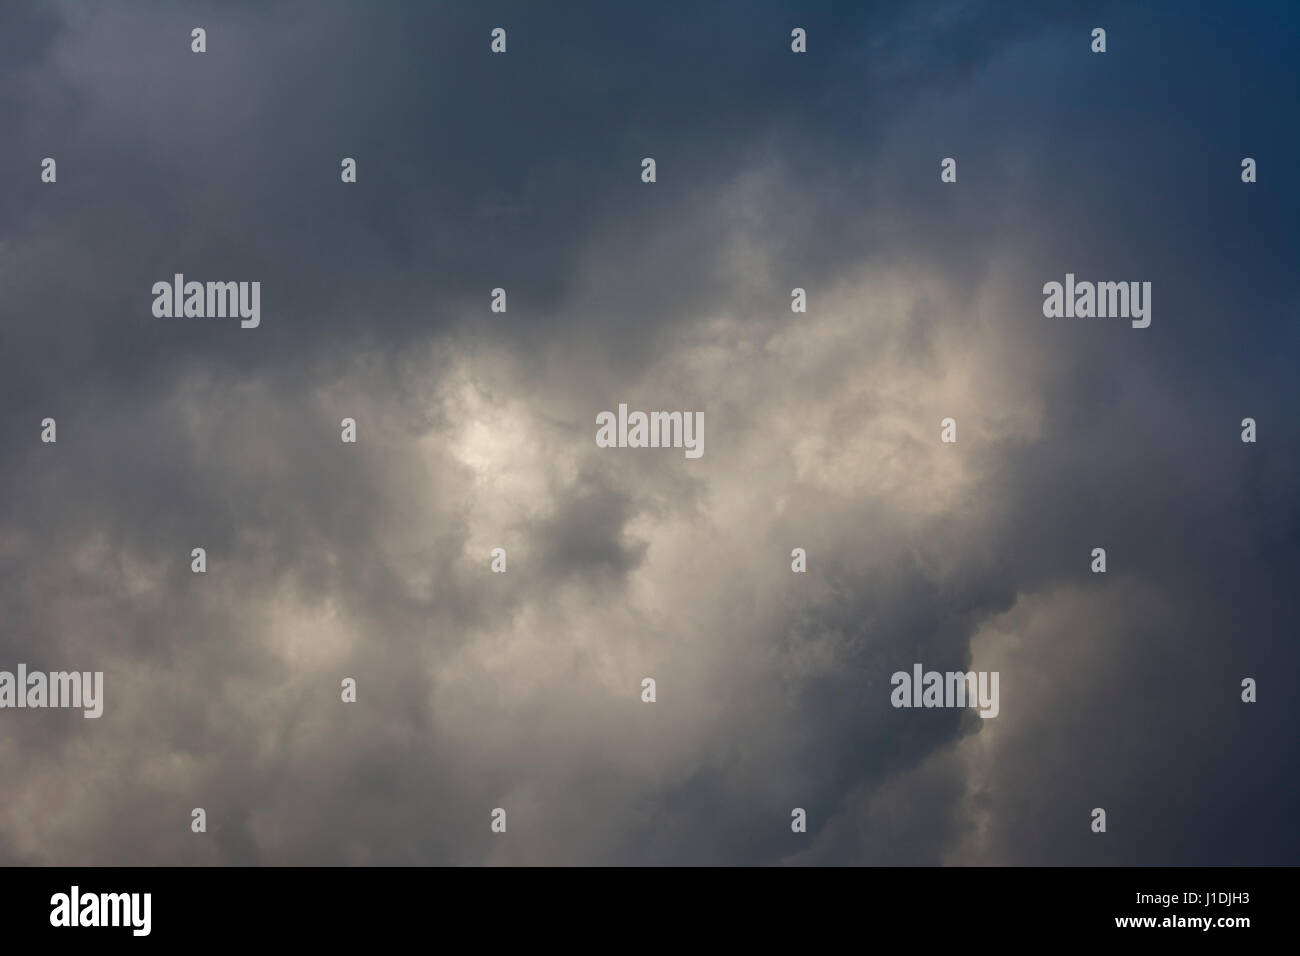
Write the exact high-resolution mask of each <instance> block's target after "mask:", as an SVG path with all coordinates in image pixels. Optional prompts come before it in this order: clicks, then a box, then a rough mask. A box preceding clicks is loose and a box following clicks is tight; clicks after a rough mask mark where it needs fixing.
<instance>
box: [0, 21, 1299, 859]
mask: <svg viewBox="0 0 1300 956" xmlns="http://www.w3.org/2000/svg"><path fill="white" fill-rule="evenodd" d="M1098 16H1104V18H1105V21H1106V25H1107V27H1108V30H1109V34H1110V37H1111V52H1109V53H1107V54H1106V55H1105V56H1104V57H1101V56H1094V55H1092V54H1089V53H1088V47H1087V36H1088V31H1089V29H1090V28H1091V27H1092V26H1094V25H1095V24H1094V23H1093V20H1094V18H1096V17H1098ZM0 19H4V20H6V21H7V22H5V23H0V36H3V37H5V38H6V39H5V40H4V41H3V42H4V43H5V44H6V46H5V48H4V51H3V52H4V55H3V56H0V62H3V63H4V64H5V65H4V67H3V68H2V69H3V76H2V77H0V78H2V79H3V80H4V82H3V83H0V89H3V90H4V91H5V92H4V93H3V94H0V119H3V121H4V124H5V127H6V129H8V130H11V131H12V132H11V133H10V134H9V135H7V145H6V146H5V147H4V149H3V150H0V153H2V154H3V155H0V167H2V170H3V173H4V182H5V183H7V184H8V185H7V186H6V192H7V196H6V201H5V205H6V207H7V210H8V211H7V215H6V216H5V217H4V224H3V225H2V226H0V250H2V251H3V256H2V257H0V289H2V290H3V293H4V294H3V296H0V310H3V313H4V314H3V322H2V323H0V328H2V329H3V332H0V335H3V339H2V340H0V341H3V345H4V348H3V349H0V365H2V367H3V373H4V374H3V376H0V379H2V381H3V385H2V386H0V387H3V389H4V397H5V401H4V402H3V404H2V406H0V439H2V440H3V441H4V442H5V448H6V454H5V456H4V457H3V458H0V501H3V512H0V619H2V620H3V621H4V627H3V629H2V630H0V668H2V667H6V666H11V665H13V664H15V663H17V662H19V661H24V662H26V663H28V664H29V665H31V666H32V667H34V668H45V669H52V670H53V669H61V668H76V669H79V670H102V671H104V673H105V696H106V702H105V713H104V716H103V717H102V718H100V719H99V720H93V721H88V720H84V719H82V717H81V716H80V714H79V713H77V714H72V713H66V712H60V711H4V712H0V762H2V763H3V766H5V767H6V768H9V771H10V772H8V773H6V774H5V775H4V776H3V778H2V779H0V861H3V862H6V863H57V864H101V865H102V864H117V863H127V864H181V865H184V864H339V863H344V864H433V863H451V864H506V863H528V864H543V863H566V864H567V863H597V864H673V863H708V864H793V865H800V864H811V863H819V864H827V863H829V864H860V863H867V864H986V863H995V864H1004V863H1035V864H1047V863H1080V864H1091V863H1122V864H1130V863H1131V864H1187V863H1197V864H1217V863H1234V864H1258V863H1294V862H1296V861H1297V858H1298V857H1300V827H1298V826H1297V824H1296V822H1295V817H1294V813H1293V812H1292V811H1291V808H1290V806H1289V799H1288V794H1289V793H1292V792H1294V787H1295V785H1296V783H1297V781H1298V780H1300V775H1298V771H1300V767H1298V766H1297V758H1296V755H1295V748H1294V745H1293V742H1294V740H1295V739H1296V731H1297V729H1298V728H1297V726H1296V725H1297V720H1296V716H1295V715H1296V710H1295V708H1294V706H1292V701H1293V696H1292V694H1293V688H1292V687H1291V686H1290V685H1289V684H1288V680H1289V679H1290V678H1289V676H1288V675H1293V674H1294V673H1296V669H1297V665H1298V664H1300V652H1298V651H1297V649H1296V644H1295V641H1294V640H1293V639H1292V638H1293V634H1294V628H1295V624H1296V621H1297V610H1300V608H1298V606H1297V605H1298V599H1297V597H1296V595H1295V592H1294V586H1293V582H1294V580H1295V577H1296V572H1297V571H1300V547H1298V545H1300V508H1298V507H1297V504H1296V500H1295V495H1294V489H1295V488H1296V487H1300V474H1297V472H1298V471H1300V467H1298V465H1300V455H1298V454H1297V451H1298V446H1300V432H1298V430H1297V426H1296V422H1295V415H1294V413H1295V409H1296V408H1297V407H1300V401H1298V400H1300V394H1297V391H1298V388H1297V384H1296V382H1297V380H1296V377H1295V375H1294V367H1293V366H1294V363H1293V361H1292V359H1291V358H1290V357H1291V356H1294V355H1295V354H1296V353H1295V346H1296V345H1297V341H1296V331H1295V325H1294V323H1293V322H1292V321H1291V320H1292V318H1293V317H1294V314H1295V295H1294V292H1293V286H1292V283H1291V282H1290V281H1289V280H1290V276H1291V273H1292V272H1293V264H1294V261H1295V253H1296V252H1297V251H1300V250H1297V248H1296V246H1297V243H1296V233H1295V228H1294V223H1295V222H1296V221H1300V220H1298V218H1297V216H1296V213H1297V212H1300V209H1297V202H1296V193H1295V186H1294V184H1293V183H1290V182H1288V181H1287V180H1286V178H1285V173H1284V170H1285V167H1286V163H1287V161H1288V159H1289V158H1290V157H1293V156H1295V155H1296V145H1297V144H1296V143H1295V133H1294V124H1287V123H1279V122H1278V119H1277V118H1278V117H1279V116H1286V115H1292V114H1293V113H1294V107H1295V105H1296V104H1295V98H1296V88H1295V85H1294V83H1293V82H1291V83H1289V84H1288V83H1287V82H1286V79H1287V77H1288V76H1289V75H1290V74H1289V72H1288V63H1290V62H1294V53H1295V44H1296V39H1297V38H1296V29H1295V17H1294V15H1293V14H1292V13H1290V12H1289V11H1287V10H1285V9H1279V10H1278V12H1277V15H1276V16H1274V17H1269V16H1266V15H1264V14H1261V15H1260V16H1258V17H1256V18H1239V19H1234V21H1233V22H1231V23H1226V22H1221V21H1220V20H1219V19H1218V18H1217V15H1216V14H1215V13H1214V12H1213V11H1212V10H1209V9H1206V10H1200V9H1197V10H1196V11H1194V12H1191V13H1189V12H1187V11H1186V9H1185V8H1184V7H1183V6H1182V5H1179V6H1174V5H1169V6H1166V7H1163V8H1160V9H1156V10H1152V11H1147V12H1143V13H1137V12H1133V11H1124V10H1118V9H1110V8H1102V10H1101V11H1100V12H1098V11H1096V10H1095V9H1083V8H1078V9H1076V8H1072V7H1064V8H1060V9H1053V10H1052V11H1044V10H1042V9H1040V5H1036V4H1026V5H1008V4H1000V3H999V4H992V3H990V4H942V3H936V4H930V5H920V6H918V5H916V4H896V5H883V6H874V5H873V7H872V9H871V10H870V11H867V10H864V9H862V8H861V6H860V5H857V4H845V5H826V6H824V7H823V8H821V9H819V10H816V11H813V12H812V13H800V12H798V11H795V10H792V9H790V8H787V7H783V6H779V5H775V4H759V5H755V6H754V7H753V8H752V10H749V11H748V12H747V14H746V16H745V17H743V18H739V20H738V18H737V17H736V16H735V13H734V8H731V9H728V8H727V7H725V6H723V5H718V6H716V7H714V6H707V5H706V6H705V7H703V8H698V9H697V8H696V7H694V6H692V7H691V12H690V13H689V16H688V14H687V8H686V7H685V6H683V7H681V8H674V7H672V6H671V5H669V6H668V7H665V8H663V9H655V10H653V11H641V12H638V13H637V14H636V15H635V16H634V15H633V14H632V13H631V12H630V11H627V10H618V9H614V8H604V7H602V8H599V9H587V10H581V11H579V10H577V9H574V10H560V11H557V10H555V9H552V8H546V9H544V10H543V9H539V8H535V7H533V6H530V5H521V6H518V7H513V8H503V9H502V10H501V11H494V12H492V13H491V14H488V13H486V12H473V11H469V10H467V9H462V8H460V7H458V6H454V5H448V6H446V7H436V8H429V7H427V6H425V5H384V6H382V7H378V8H376V9H374V10H370V9H367V10H366V11H365V12H364V14H363V13H361V12H360V11H359V8H357V7H355V6H349V5H343V4H319V5H318V4H311V5H302V4H280V5H273V6H271V7H262V6H254V5H247V6H244V5H221V6H208V5H194V6H186V5H177V4H167V5H161V4H160V5H156V6H148V5H144V6H126V5H113V6H107V7H95V8H90V7H85V6H84V5H80V4H66V5H54V6H42V7H36V6H31V7H26V6H18V7H9V8H6V9H5V10H4V11H2V12H0ZM497 25H504V26H506V27H507V29H508V30H509V37H510V40H509V44H510V45H509V52H508V53H507V54H506V55H505V56H501V57H493V56H491V55H490V54H489V53H488V43H487V41H488V31H489V30H490V29H491V28H492V27H493V26H497ZM796 25H799V26H804V27H805V28H806V29H808V31H809V37H810V40H809V53H808V54H806V55H805V56H802V57H800V56H795V55H792V54H791V53H790V52H789V44H788V36H789V30H790V29H791V27H792V26H796ZM193 26H204V27H205V28H206V29H207V31H208V36H209V52H208V53H207V54H204V55H201V56H200V55H195V54H192V53H191V52H190V50H189V31H190V29H191V28H192V27H193ZM11 54H12V55H11ZM1291 79H1292V80H1293V77H1291ZM1189 102H1192V103H1195V108H1194V109H1190V108H1188V107H1187V104H1188V103H1189ZM1243 155H1255V156H1258V157H1260V169H1261V181H1260V182H1259V183H1257V184H1255V185H1253V186H1244V185H1243V184H1241V183H1240V181H1239V179H1238V177H1237V173H1236V169H1237V167H1238V164H1239V161H1240V158H1241V157H1242V156H1243ZM44 156H54V157H55V158H57V160H58V164H59V167H58V168H59V178H58V182H57V183H56V184H53V185H48V184H42V183H40V182H39V177H38V173H39V162H40V159H41V158H42V157H44ZM344 156H354V157H356V158H357V160H358V171H359V174H358V182H357V183H356V184H355V185H343V184H341V183H340V182H339V177H338V171H339V162H340V160H341V159H342V157H344ZM643 156H654V157H656V159H657V161H658V169H659V181H658V182H656V183H655V184H653V185H645V184H642V183H641V182H640V178H639V173H640V161H641V158H642V157H643ZM945 156H954V157H956V158H957V159H958V164H959V177H958V182H957V183H956V184H952V185H946V184H941V183H940V181H939V175H938V173H939V160H940V159H941V158H942V157H945ZM1067 271H1074V272H1076V273H1078V274H1080V275H1088V276H1096V277H1099V278H1112V277H1113V278H1115V279H1143V280H1148V281H1151V282H1152V284H1153V290H1154V293H1153V321H1152V325H1151V327H1150V328H1148V329H1143V330H1135V329H1132V328H1130V327H1129V325H1128V323H1127V322H1113V321H1102V320H1048V319H1045V318H1044V317H1043V315H1042V311H1041V306H1042V296H1041V291H1040V290H1041V288H1042V284H1043V283H1044V282H1046V281H1049V280H1052V279H1058V280H1059V279H1060V277H1061V276H1063V275H1064V274H1065V272H1067ZM175 272H184V273H186V275H187V276H193V277H194V278H197V279H200V280H206V279H213V280H218V279H220V280H226V279H240V280H259V281H260V282H261V283H262V290H263V291H262V296H263V298H262V316H263V319H262V324H261V326H260V327H259V328H258V329H256V330H240V329H239V328H238V323H230V322H225V321H219V320H201V319H182V318H177V319H155V318H153V317H152V315H151V313H150V303H151V301H152V296H151V294H150V289H151V286H152V284H153V282H155V281H158V280H170V277H171V275H172V274H173V273H175ZM796 286H797V287H801V288H805V289H807V292H808V303H809V304H808V311H807V313H802V314H796V313H792V312H791V311H790V290H791V289H792V288H794V287H796ZM495 287H504V288H505V289H506V290H507V293H508V302H509V306H508V311H507V312H506V313H504V314H502V313H493V312H491V311H489V307H488V306H489V301H490V291H491V289H493V288H495ZM619 402H627V403H629V405H631V406H632V407H634V408H664V409H691V410H701V411H703V412H704V415H705V419H706V423H707V424H706V428H707V444H706V453H705V455H704V456H703V457H702V458H700V459H698V460H689V459H685V458H684V457H683V456H682V454H681V452H680V451H664V452H657V451H652V450H636V449H601V448H598V447H596V445H595V442H594V435H595V429H596V426H595V416H596V414H597V413H598V412H600V411H601V410H604V409H610V408H616V407H617V404H618V403H619ZM1247 415H1249V416H1251V417H1254V418H1256V419H1257V421H1258V422H1259V423H1260V435H1261V437H1260V441H1259V442H1258V443H1257V444H1255V445H1244V444H1242V443H1241V442H1240V440H1239V437H1238V434H1239V430H1240V429H1239V425H1238V423H1239V422H1240V420H1241V418H1243V417H1245V416H1247ZM45 416H51V417H54V418H55V419H56V420H57V422H58V441H57V443H55V444H42V443H40V441H39V423H40V421H41V419H42V418H43V417H45ZM344 417H351V418H353V419H355V420H356V422H357V430H358V441H357V443H356V444H355V445H352V444H344V443H342V442H340V440H339V422H340V420H341V419H343V418H344ZM946 417H953V418H955V419H956V420H957V422H958V429H959V432H958V442H957V444H955V445H950V444H944V443H941V442H940V441H939V429H940V421H941V420H942V419H944V418H946ZM200 546H201V547H204V548H205V549H206V551H207V554H208V571H207V573H205V574H203V575H197V574H193V573H191V571H190V549H191V548H193V547H200ZM1099 546H1100V547H1105V548H1106V549H1107V552H1108V556H1109V563H1110V566H1109V570H1108V573H1107V574H1105V575H1093V574H1091V573H1089V570H1088V565H1089V554H1090V552H1091V549H1092V548H1094V547H1099ZM496 547H501V548H505V549H506V551H507V554H508V571H507V573H506V574H493V573H491V572H490V571H489V558H490V552H491V550H492V549H493V548H496ZM795 547H801V548H804V549H806V551H807V554H808V572H807V573H806V574H792V573H791V570H790V552H791V549H792V548H795ZM916 661H919V662H922V663H923V664H925V665H926V666H927V667H934V668H936V669H940V670H949V669H966V668H979V669H992V670H999V671H1000V672H1001V674H1002V704H1001V712H1000V714H999V716H998V717H997V718H996V719H994V720H980V719H979V718H978V717H977V716H976V715H975V714H974V713H968V712H961V711H952V710H934V711H928V710H895V709H893V708H891V707H890V706H889V677H890V674H891V673H892V672H894V671H896V670H899V669H910V667H911V665H912V663H913V662H916ZM646 676H652V677H654V678H655V679H656V681H657V688H658V699H657V701H656V703H655V704H653V705H647V704H643V703H642V702H641V699H640V687H641V680H642V678H643V677H646ZM1245 676H1253V677H1255V678H1257V679H1258V680H1259V681H1260V700H1259V702H1258V703H1257V704H1254V705H1245V704H1243V703H1241V701H1240V698H1239V693H1240V691H1239V688H1240V681H1241V678H1242V677H1245ZM343 677H353V678H355V679H356V681H357V687H358V694H357V702H356V703H355V704H344V703H342V702H341V701H340V698H339V684H340V681H341V679H342V678H343ZM200 806H201V807H204V808H205V809H206V811H207V814H208V832H207V833H206V834H202V835H199V834H194V833H191V832H190V827H189V821H190V810H191V808H193V807H200ZM1095 806H1103V807H1106V808H1107V810H1108V815H1109V820H1110V829H1109V832H1108V833H1107V834H1105V835H1104V836H1102V835H1097V834H1093V833H1091V832H1090V831H1089V828H1088V823H1089V816H1088V814H1089V812H1090V810H1091V809H1092V808H1093V807H1095ZM494 807H504V808H506V809H507V811H508V814H509V830H508V833H507V835H505V836H500V835H495V834H493V833H491V832H490V830H489V822H490V818H489V814H490V811H491V810H492V808H494ZM794 807H803V808H806V809H807V811H808V820H809V827H808V833H807V834H795V833H792V832H791V830H790V826H789V821H790V811H791V809H792V808H794Z"/></svg>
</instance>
